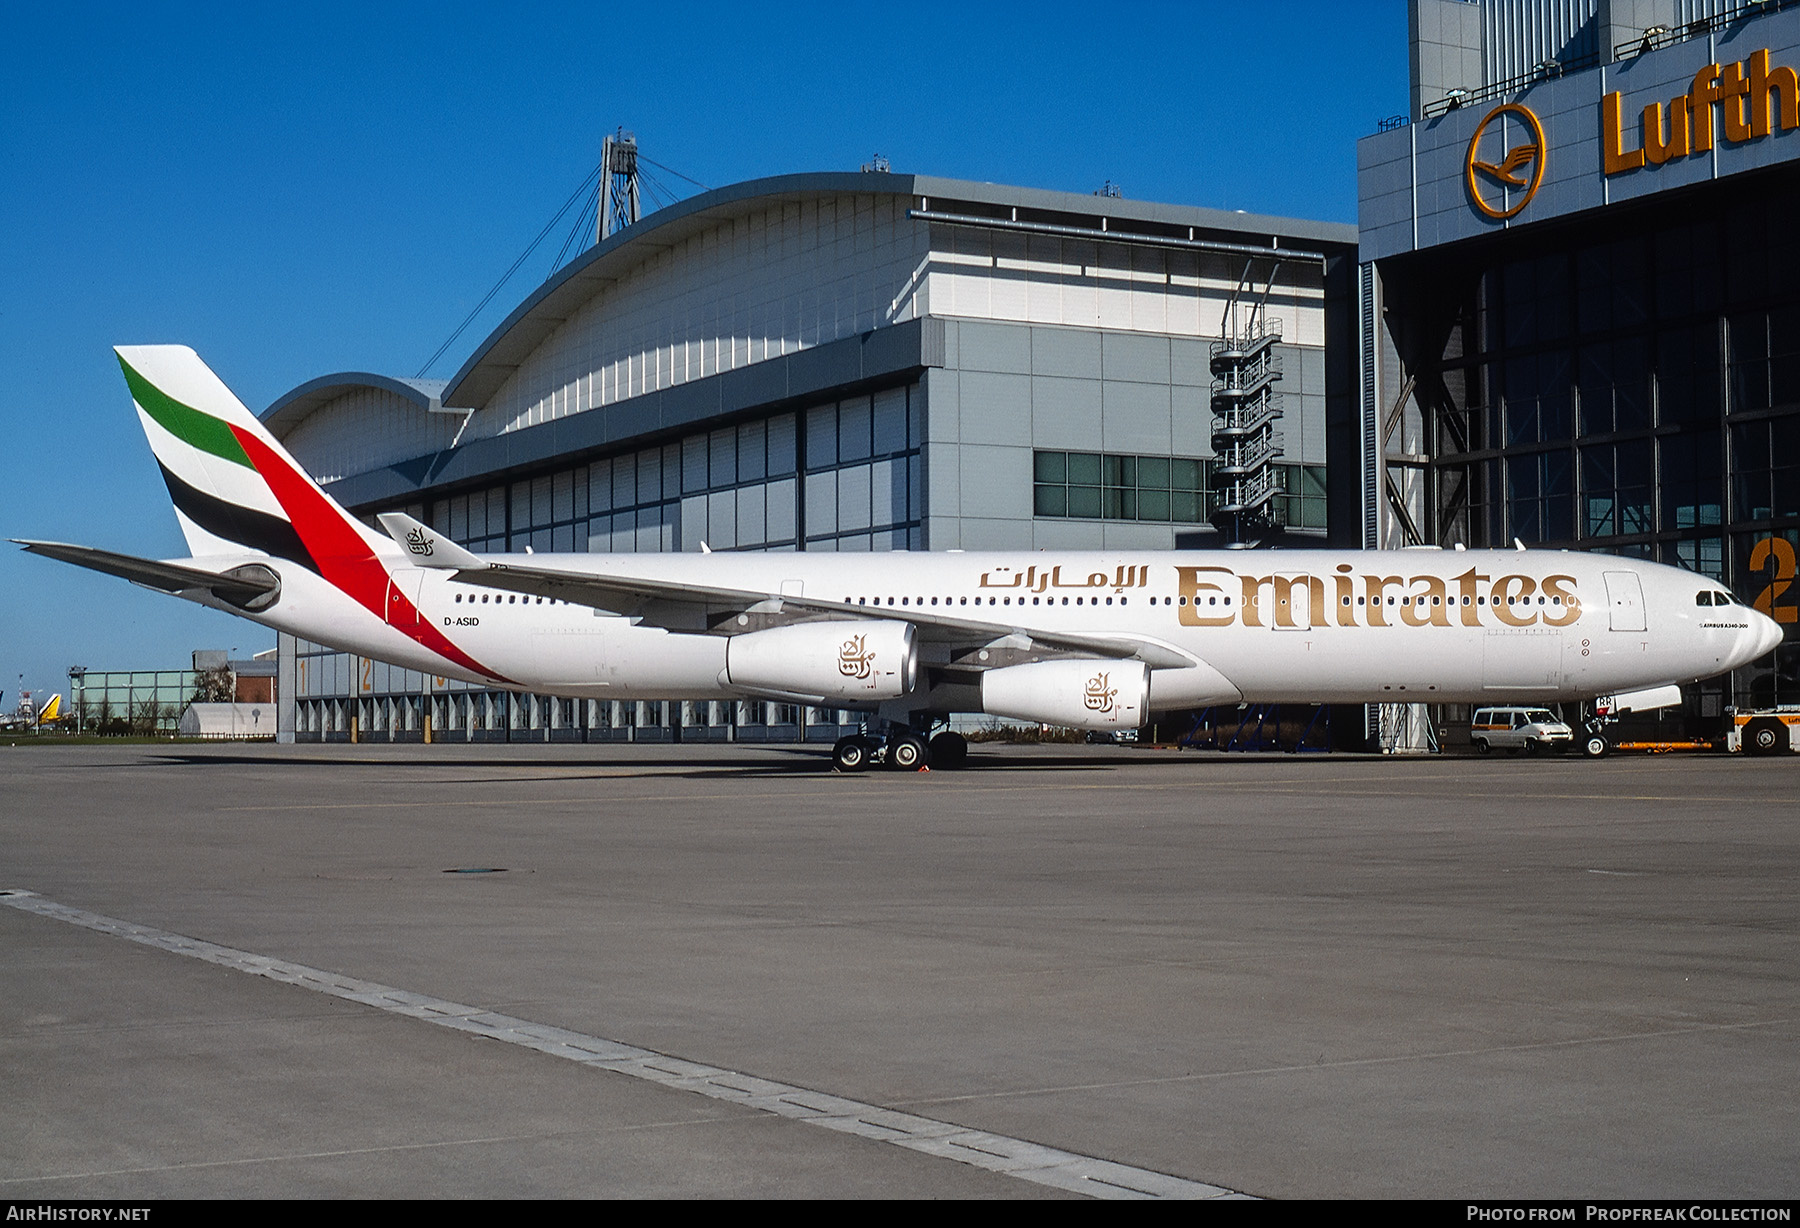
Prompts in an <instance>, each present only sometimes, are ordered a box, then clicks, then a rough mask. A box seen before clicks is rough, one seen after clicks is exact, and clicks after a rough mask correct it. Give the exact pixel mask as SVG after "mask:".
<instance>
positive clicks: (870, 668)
mask: <svg viewBox="0 0 1800 1228" xmlns="http://www.w3.org/2000/svg"><path fill="white" fill-rule="evenodd" d="M868 638H869V637H868V636H866V635H853V636H851V637H850V638H849V639H847V640H845V641H844V643H843V646H842V647H840V648H839V649H838V673H840V674H842V675H843V676H844V677H846V678H867V677H868V676H869V675H870V674H871V673H873V672H874V667H875V654H874V653H872V652H870V651H869V650H868V648H867V646H866V645H867V642H868Z"/></svg>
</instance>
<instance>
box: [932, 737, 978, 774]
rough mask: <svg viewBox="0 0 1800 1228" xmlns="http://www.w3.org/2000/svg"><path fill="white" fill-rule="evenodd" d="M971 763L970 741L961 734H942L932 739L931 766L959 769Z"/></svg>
mask: <svg viewBox="0 0 1800 1228" xmlns="http://www.w3.org/2000/svg"><path fill="white" fill-rule="evenodd" d="M968 761H969V740H968V739H967V738H965V737H963V736H962V734H960V733H947V732H946V733H940V734H938V736H937V737H935V738H933V739H931V766H932V767H935V768H959V767H962V766H963V765H964V764H966V763H968Z"/></svg>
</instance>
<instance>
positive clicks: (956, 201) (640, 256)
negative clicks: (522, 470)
mask: <svg viewBox="0 0 1800 1228" xmlns="http://www.w3.org/2000/svg"><path fill="white" fill-rule="evenodd" d="M870 194H874V195H881V196H903V197H923V198H925V199H926V200H927V201H931V200H933V199H934V198H936V199H938V200H941V201H942V202H943V203H944V204H945V205H947V206H954V205H964V204H968V205H974V206H976V207H977V208H980V209H982V210H983V212H992V213H993V215H994V216H996V217H997V216H999V215H1000V212H1001V211H1004V210H1006V209H1008V208H1010V209H1012V210H1015V211H1018V210H1023V211H1028V212H1031V213H1035V214H1047V215H1056V216H1059V217H1060V218H1066V219H1069V220H1072V221H1074V220H1080V219H1089V220H1092V221H1093V222H1094V223H1096V226H1095V233H1096V237H1098V231H1099V230H1101V229H1104V227H1105V223H1106V222H1108V221H1110V222H1113V223H1115V224H1116V223H1121V222H1125V223H1138V224H1139V226H1138V227H1134V229H1138V228H1141V229H1145V230H1152V231H1154V230H1158V229H1163V230H1168V229H1180V230H1185V231H1186V232H1187V234H1188V235H1189V236H1190V238H1189V240H1188V242H1193V241H1194V238H1193V237H1192V236H1196V235H1197V234H1199V233H1200V232H1204V233H1205V234H1207V235H1209V236H1217V243H1218V246H1219V247H1220V248H1230V247H1232V246H1234V245H1233V244H1231V243H1229V242H1227V241H1228V240H1233V239H1235V240H1237V243H1239V244H1241V243H1243V242H1244V236H1246V235H1250V236H1255V239H1257V240H1260V239H1262V237H1263V236H1265V235H1266V236H1268V240H1267V243H1268V246H1264V245H1263V244H1260V243H1259V244H1258V246H1257V250H1260V251H1263V252H1267V251H1269V250H1270V247H1271V246H1288V245H1298V246H1302V247H1312V246H1316V245H1319V244H1328V245H1339V246H1342V245H1354V244H1355V242H1356V228H1355V227H1354V226H1345V225H1341V224H1335V223H1330V222H1307V221H1298V220H1296V219H1293V218H1278V217H1268V216H1264V215H1260V214H1251V213H1228V212H1226V211H1224V210H1221V209H1202V208H1197V207H1194V206H1189V205H1167V204H1155V203H1152V202H1149V201H1137V200H1124V199H1120V198H1117V197H1095V196H1084V195H1081V194H1078V193H1073V192H1053V191H1047V190H1045V189H1041V188H1018V187H1005V186H1001V185H998V184H992V183H974V182H970V181H967V180H961V179H939V178H936V177H933V176H927V175H895V174H871V173H865V172H859V171H824V172H814V173H808V174H799V175H778V176H774V177H772V178H768V179H752V180H750V181H748V182H746V183H738V184H733V185H731V186H730V187H724V188H715V189H713V190H712V191H710V192H702V193H701V194H700V195H698V196H691V197H689V198H688V199H687V200H684V201H681V202H679V203H678V204H674V205H671V206H669V207H668V208H666V209H661V210H658V211H657V212H656V213H653V214H650V215H649V216H648V217H646V218H644V219H643V220H642V221H640V222H638V223H637V224H636V225H634V226H630V227H627V228H626V229H624V230H621V231H619V232H618V233H616V234H614V235H613V236H612V237H611V238H609V239H607V240H606V241H605V242H603V243H599V244H597V245H595V246H594V247H591V248H589V249H588V250H587V251H586V252H585V253H583V254H582V255H581V256H578V257H577V258H576V259H575V260H573V261H571V262H570V263H569V264H567V265H565V266H564V267H563V268H561V269H559V270H557V272H556V273H554V274H552V275H551V277H550V279H549V280H548V281H546V282H545V283H544V284H543V285H541V286H539V287H538V288H537V289H536V290H535V291H533V292H532V294H531V295H530V296H528V297H527V298H526V299H525V301H524V302H522V303H520V304H519V306H518V307H517V308H515V309H514V310H513V312H512V314H511V315H509V316H507V317H506V319H505V320H504V321H502V322H501V324H500V326H499V327H498V328H496V329H495V330H494V331H493V332H492V333H490V334H489V335H488V337H487V339H486V340H485V341H483V342H482V343H481V345H479V346H478V347H476V350H475V352H474V353H473V354H471V355H470V356H469V359H468V361H467V362H465V363H463V365H462V368H461V369H460V370H459V371H457V373H456V374H455V375H454V376H452V377H451V378H450V381H449V385H448V387H446V388H445V389H444V393H443V403H444V405H445V406H446V407H449V406H455V407H458V408H461V409H480V408H481V407H483V406H484V405H486V404H487V403H488V401H489V400H490V399H491V398H492V397H493V396H494V394H495V393H496V392H498V391H499V390H500V387H501V385H503V384H504V383H505V382H506V380H507V378H508V377H509V376H511V375H512V373H513V372H514V371H516V370H518V369H519V367H520V366H521V365H522V364H523V363H524V362H525V360H526V359H527V358H529V357H530V356H531V355H532V353H533V352H534V351H535V350H536V349H537V348H538V347H539V346H540V345H541V344H543V342H544V341H545V340H546V339H547V338H548V337H549V336H550V334H551V333H552V332H554V331H555V330H556V328H557V327H558V326H559V325H561V324H562V323H564V322H565V321H566V320H568V319H569V317H570V316H571V315H573V314H574V312H575V311H576V309H577V308H579V307H581V306H582V305H583V304H584V303H586V302H588V301H589V300H590V299H592V298H593V297H594V296H595V295H596V294H598V293H600V292H601V291H602V290H604V289H605V288H606V287H607V286H608V285H610V284H611V283H613V282H614V281H616V280H618V278H619V277H620V276H621V275H622V274H624V273H625V272H626V271H627V270H629V269H630V268H631V267H632V266H633V265H635V264H637V263H639V262H641V261H643V260H645V259H647V258H648V257H650V256H652V255H654V254H655V253H657V252H660V251H663V250H665V249H667V248H669V247H672V246H674V245H675V244H677V243H679V242H680V241H681V240H683V239H685V238H687V237H688V236H690V235H692V234H695V233H697V232H698V231H701V230H703V229H705V228H706V227H708V226H712V225H716V224H717V223H718V222H720V221H723V220H725V219H727V218H731V217H734V216H741V215H744V214H749V213H753V212H755V211H757V210H760V209H766V208H767V207H768V206H769V205H770V204H773V203H780V202H783V201H797V200H803V199H808V198H814V197H823V196H843V195H865V196H866V195H870ZM1015 216H1016V213H1015ZM1167 237H1169V238H1171V239H1173V238H1174V236H1173V235H1170V236H1167ZM1174 241H1177V242H1179V241H1180V240H1179V239H1175V240H1174ZM1202 241H1204V240H1202ZM1238 250H1241V251H1248V250H1250V249H1249V248H1247V247H1240V248H1238ZM1295 254H1296V255H1298V254H1303V253H1295ZM1305 254H1310V253H1305Z"/></svg>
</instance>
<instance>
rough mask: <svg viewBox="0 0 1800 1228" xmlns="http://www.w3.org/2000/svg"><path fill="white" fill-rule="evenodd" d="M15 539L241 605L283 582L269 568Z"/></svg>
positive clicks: (97, 567) (61, 557) (136, 579)
mask: <svg viewBox="0 0 1800 1228" xmlns="http://www.w3.org/2000/svg"><path fill="white" fill-rule="evenodd" d="M11 540H12V541H13V543H14V544H15V545H19V546H23V547H25V549H26V550H27V551H29V552H30V553H32V554H41V555H43V556H44V557H45V558H51V559H56V560H58V561H60V562H64V563H73V564H75V565H76V566H77V567H86V568H88V569H89V570H90V571H100V572H105V573H106V574H107V575H109V576H118V577H120V578H121V579H125V580H130V581H131V582H132V583H133V584H141V585H143V586H144V587H146V588H154V589H158V590H160V591H162V592H165V593H181V592H189V591H192V590H194V589H205V590H206V591H208V592H210V593H212V594H213V595H214V596H215V597H218V598H219V599H220V600H221V601H226V602H229V603H231V604H232V605H236V606H240V607H241V606H246V605H249V604H250V603H251V602H253V601H255V600H256V599H257V598H258V597H262V596H266V595H267V594H269V593H272V592H274V591H275V590H276V589H278V588H280V587H281V581H280V580H279V579H278V578H276V577H275V575H274V573H272V572H269V571H268V569H267V568H253V569H248V570H246V569H242V568H240V569H237V570H236V571H235V572H227V573H224V574H221V573H219V572H216V571H206V570H204V569H202V568H199V567H187V566H184V565H182V564H180V563H163V562H158V561H157V560H155V559H140V558H137V557H136V556H134V555H129V554H114V553H113V552H112V551H110V550H96V549H94V548H93V547H91V546H71V545H69V544H68V543H67V542H39V541H26V540H22V539H20V538H17V537H15V538H13V539H11Z"/></svg>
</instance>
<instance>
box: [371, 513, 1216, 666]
mask: <svg viewBox="0 0 1800 1228" xmlns="http://www.w3.org/2000/svg"><path fill="white" fill-rule="evenodd" d="M378 519H379V520H380V521H381V525H382V527H383V528H384V529H386V530H387V531H388V534H389V536H391V537H392V538H393V539H394V540H395V541H396V542H398V543H400V545H401V546H402V547H403V548H405V549H406V550H407V551H409V552H410V553H411V554H412V556H413V561H414V562H415V563H417V564H418V565H419V566H421V567H432V568H437V569H440V570H447V571H454V572H455V573H456V578H457V579H458V580H460V581H462V582H463V583H465V584H476V585H481V586H482V587H485V588H495V589H506V590H508V591H511V592H517V593H530V594H532V595H534V596H539V597H555V598H558V599H559V600H562V601H567V602H571V603H573V604H575V605H585V606H590V607H592V608H594V609H597V610H605V611H607V612H608V613H612V614H620V615H625V616H628V617H635V618H638V619H640V620H641V621H643V622H646V623H649V624H651V625H652V626H668V627H670V628H671V629H673V630H692V629H694V626H695V622H696V617H698V618H700V619H703V618H704V616H705V615H707V614H709V613H728V612H734V611H738V612H741V611H745V610H750V609H753V608H756V607H762V609H763V610H773V609H778V608H781V607H787V608H790V609H797V610H805V611H808V612H811V613H817V614H825V615H830V616H831V617H833V618H846V619H898V620H900V621H903V622H909V623H912V624H913V625H914V626H915V627H917V628H918V629H919V634H920V636H921V638H923V639H925V640H928V641H934V642H939V643H956V644H987V643H991V642H993V641H995V640H1002V639H1007V638H1008V637H1013V638H1015V639H1016V641H1017V642H1018V644H1020V645H1025V644H1036V645H1040V646H1042V647H1044V648H1049V649H1056V650H1061V651H1067V652H1076V653H1082V654H1085V655H1089V656H1097V657H1114V658H1120V659H1125V658H1136V659H1137V660H1141V661H1143V662H1144V663H1145V664H1147V665H1149V666H1150V668H1152V669H1185V668H1187V667H1188V666H1191V665H1195V664H1198V661H1197V659H1196V658H1195V657H1193V656H1191V655H1189V654H1188V653H1185V652H1182V651H1181V650H1180V649H1178V648H1176V647H1174V646H1173V645H1170V644H1166V643H1164V642H1162V641H1160V640H1155V639H1150V638H1148V637H1144V636H1133V635H1110V634H1096V633H1092V632H1085V633H1084V632H1071V633H1063V632H1046V631H1043V630H1029V631H1028V630H1026V629H1025V628H1023V627H1019V626H1016V625H1014V624H1011V623H1006V622H997V621H993V620H989V619H978V618H976V619H972V618H959V617H955V616H953V615H948V614H938V613H936V612H932V613H927V612H925V611H924V610H919V609H909V610H895V609H893V608H890V607H888V606H882V607H880V608H879V609H876V608H874V607H868V606H849V605H845V604H843V603H842V602H839V601H826V600H823V599H820V598H812V597H794V596H788V595H784V594H782V593H771V592H758V591H755V590H751V589H735V588H722V587H714V586H711V585H701V584H682V583H678V582H674V581H667V580H655V579H650V578H647V577H643V576H622V575H600V574H596V573H593V572H578V571H568V570H565V569H562V568H556V567H537V566H533V565H530V564H521V563H518V562H516V561H510V562H505V563H500V562H495V561H492V560H490V559H485V558H482V557H481V556H480V555H476V554H472V553H470V552H469V551H467V550H465V549H463V548H462V547H461V546H458V545H457V544H456V543H455V542H452V541H450V540H449V539H448V538H446V537H444V536H443V535H442V534H440V533H438V532H437V531H436V530H435V529H431V528H428V527H427V526H425V525H422V524H420V523H419V522H418V521H416V520H414V519H413V518H412V517H410V516H407V515H404V514H403V513H400V512H383V513H382V514H381V515H380V516H379V517H378Z"/></svg>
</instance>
